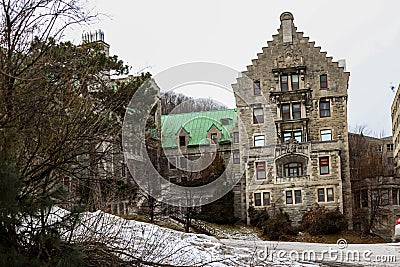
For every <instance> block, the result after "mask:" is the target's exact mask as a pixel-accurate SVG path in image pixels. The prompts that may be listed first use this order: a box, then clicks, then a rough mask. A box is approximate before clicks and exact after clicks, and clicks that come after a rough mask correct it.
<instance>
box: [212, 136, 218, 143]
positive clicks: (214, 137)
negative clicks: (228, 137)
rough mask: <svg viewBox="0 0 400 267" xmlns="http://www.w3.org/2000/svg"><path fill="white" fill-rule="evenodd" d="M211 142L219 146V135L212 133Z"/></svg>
mask: <svg viewBox="0 0 400 267" xmlns="http://www.w3.org/2000/svg"><path fill="white" fill-rule="evenodd" d="M211 141H212V143H213V144H217V143H218V139H217V134H216V133H212V134H211Z"/></svg>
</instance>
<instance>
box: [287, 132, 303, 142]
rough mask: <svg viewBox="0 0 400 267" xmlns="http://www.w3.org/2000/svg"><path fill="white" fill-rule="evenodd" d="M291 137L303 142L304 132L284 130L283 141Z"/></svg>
mask: <svg viewBox="0 0 400 267" xmlns="http://www.w3.org/2000/svg"><path fill="white" fill-rule="evenodd" d="M290 138H293V139H295V140H296V141H297V142H299V143H301V142H302V132H301V131H299V130H295V131H286V132H283V142H286V141H288V140H289V139H290Z"/></svg>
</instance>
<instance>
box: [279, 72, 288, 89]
mask: <svg viewBox="0 0 400 267" xmlns="http://www.w3.org/2000/svg"><path fill="white" fill-rule="evenodd" d="M288 90H289V86H288V76H287V75H281V91H282V92H287V91H288Z"/></svg>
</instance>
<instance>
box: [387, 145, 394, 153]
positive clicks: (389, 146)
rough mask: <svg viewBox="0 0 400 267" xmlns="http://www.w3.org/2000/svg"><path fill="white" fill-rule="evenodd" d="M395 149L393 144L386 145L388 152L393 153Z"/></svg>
mask: <svg viewBox="0 0 400 267" xmlns="http://www.w3.org/2000/svg"><path fill="white" fill-rule="evenodd" d="M393 148H394V146H393V144H386V151H388V152H392V151H393Z"/></svg>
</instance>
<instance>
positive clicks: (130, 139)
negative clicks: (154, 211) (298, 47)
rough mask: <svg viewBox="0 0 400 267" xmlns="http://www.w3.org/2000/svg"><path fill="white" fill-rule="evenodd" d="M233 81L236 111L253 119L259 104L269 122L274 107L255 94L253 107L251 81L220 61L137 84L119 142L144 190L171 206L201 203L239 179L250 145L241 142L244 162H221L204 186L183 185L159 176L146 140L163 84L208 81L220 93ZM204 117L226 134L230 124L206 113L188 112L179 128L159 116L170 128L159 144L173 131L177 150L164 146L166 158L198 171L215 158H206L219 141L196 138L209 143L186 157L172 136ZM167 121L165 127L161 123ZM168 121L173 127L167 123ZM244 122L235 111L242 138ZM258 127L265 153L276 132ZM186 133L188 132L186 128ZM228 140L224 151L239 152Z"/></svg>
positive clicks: (169, 87)
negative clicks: (221, 167)
mask: <svg viewBox="0 0 400 267" xmlns="http://www.w3.org/2000/svg"><path fill="white" fill-rule="evenodd" d="M233 83H236V84H235V85H234V86H236V88H238V90H234V91H235V99H236V103H237V105H238V107H239V110H237V112H238V113H239V112H247V113H249V114H251V115H250V116H249V119H253V118H252V110H253V109H254V108H257V107H258V108H260V107H264V114H263V119H264V120H270V121H271V122H272V121H273V115H272V112H271V111H270V110H269V108H268V105H267V101H266V99H265V98H264V97H263V96H259V97H258V100H257V102H258V104H257V107H255V106H254V105H250V104H248V103H250V102H251V101H249V100H253V99H251V98H252V97H254V94H253V90H254V89H253V80H252V79H250V78H249V77H246V76H245V75H243V74H242V73H240V72H238V71H236V70H234V69H232V68H229V67H226V66H223V65H220V64H215V63H205V62H196V63H188V64H183V65H178V66H175V67H172V68H169V69H167V70H165V71H163V72H161V73H159V74H157V75H155V76H154V77H153V78H151V79H149V80H148V81H146V82H145V83H144V84H143V85H142V86H140V88H139V89H138V90H137V91H136V93H135V94H134V96H133V97H132V99H131V101H130V103H129V105H128V107H127V112H126V115H125V118H124V123H123V128H122V145H123V151H124V157H125V161H126V162H127V166H128V169H129V171H130V173H131V174H132V177H133V179H134V180H135V182H136V183H137V184H138V185H139V187H140V188H141V189H142V190H143V191H145V192H146V193H147V194H149V195H150V196H152V197H153V198H155V199H156V200H158V201H161V202H164V203H167V204H170V205H175V206H183V207H193V206H200V205H205V204H208V203H211V202H213V201H215V200H217V199H219V198H221V197H222V196H224V195H225V194H227V193H228V192H229V191H231V190H232V189H233V187H234V186H235V185H236V183H237V182H239V180H240V178H241V176H242V175H243V173H244V171H245V164H243V162H244V161H246V159H247V157H248V152H249V149H248V147H249V145H248V144H245V143H243V142H241V149H240V162H241V163H242V164H237V163H236V162H235V163H233V160H229V162H224V164H225V171H224V173H223V174H222V175H221V176H220V177H218V178H217V179H215V180H214V181H212V182H210V183H208V184H206V185H202V186H197V187H185V186H180V185H177V184H174V183H170V182H169V181H168V180H167V179H165V178H163V177H162V176H161V175H160V173H159V172H158V171H157V168H155V167H154V165H153V163H152V160H151V158H153V159H154V155H153V156H152V155H151V152H149V151H151V149H149V147H150V148H151V145H149V144H148V143H146V134H148V130H149V125H148V119H149V117H151V116H154V114H155V113H157V112H154V110H155V109H157V104H159V103H160V91H161V89H163V91H166V90H167V91H169V90H175V89H179V88H182V87H184V86H187V85H191V86H193V85H196V86H198V87H201V86H202V85H203V86H204V85H212V86H213V87H214V88H215V93H218V92H217V90H225V91H230V92H232V84H233ZM239 89H240V90H239ZM177 108H179V107H177ZM249 111H250V112H249ZM204 120H214V122H213V124H214V125H216V126H217V128H219V130H220V131H221V133H222V134H225V135H228V137H229V135H230V134H231V132H229V130H231V128H229V127H227V126H225V125H223V124H222V123H220V122H219V121H216V120H215V118H211V117H209V118H207V117H204V114H203V115H199V116H198V117H190V119H188V121H185V122H183V123H182V125H180V127H181V128H182V129H179V128H178V129H176V128H174V127H172V126H173V125H174V123H175V121H174V119H164V120H163V121H162V124H163V125H162V126H161V128H163V129H164V128H165V129H173V132H168V131H166V132H161V136H159V137H160V139H161V144H162V147H164V146H165V145H166V144H167V143H168V139H169V141H171V136H173V137H172V139H173V140H172V143H174V142H175V149H164V151H163V153H164V155H165V157H166V158H167V160H168V161H169V163H170V164H172V165H175V166H176V168H177V169H179V170H180V171H182V172H183V173H184V172H186V173H199V172H201V171H202V170H205V169H206V168H207V167H208V166H210V164H212V162H213V157H209V155H215V154H216V152H217V146H215V145H212V142H210V141H211V140H200V141H199V142H200V143H202V144H207V142H209V143H210V145H209V146H200V147H199V150H200V155H201V156H200V158H196V159H190V158H187V157H186V156H185V153H182V151H181V149H180V145H179V139H178V138H177V137H176V136H177V134H178V132H177V130H183V131H184V130H185V126H187V127H189V125H190V124H196V123H201V122H202V121H204ZM154 121H155V123H154V124H155V125H157V118H155V119H154ZM166 125H167V127H165V126H166ZM168 125H172V126H171V127H168ZM245 125H246V123H244V122H242V121H241V120H240V116H238V117H237V125H236V124H235V127H237V129H239V128H240V129H241V131H240V133H241V140H249V138H247V136H246V134H247V129H246V127H245ZM154 131H155V132H157V128H156V127H155V129H153V132H154ZM258 131H259V132H260V134H265V136H266V137H265V140H266V144H265V146H264V147H263V148H261V149H260V150H261V151H260V152H261V153H263V150H264V149H267V147H268V143H267V142H268V141H269V140H271V141H272V140H274V136H275V135H276V133H275V132H271V131H269V132H268V133H264V131H265V130H263V129H262V128H261V127H260V129H259V130H258ZM187 134H188V135H189V136H190V133H187ZM174 138H175V140H174ZM170 143H171V142H170ZM232 143H233V142H231V147H230V149H225V150H230V151H231V152H233V150H235V151H239V147H238V146H237V147H233V144H232ZM243 147H245V148H243ZM177 152H178V153H177ZM231 154H232V153H231ZM176 159H178V161H179V164H177V163H176V162H177V160H176ZM231 159H232V156H231ZM153 162H154V160H153Z"/></svg>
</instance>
